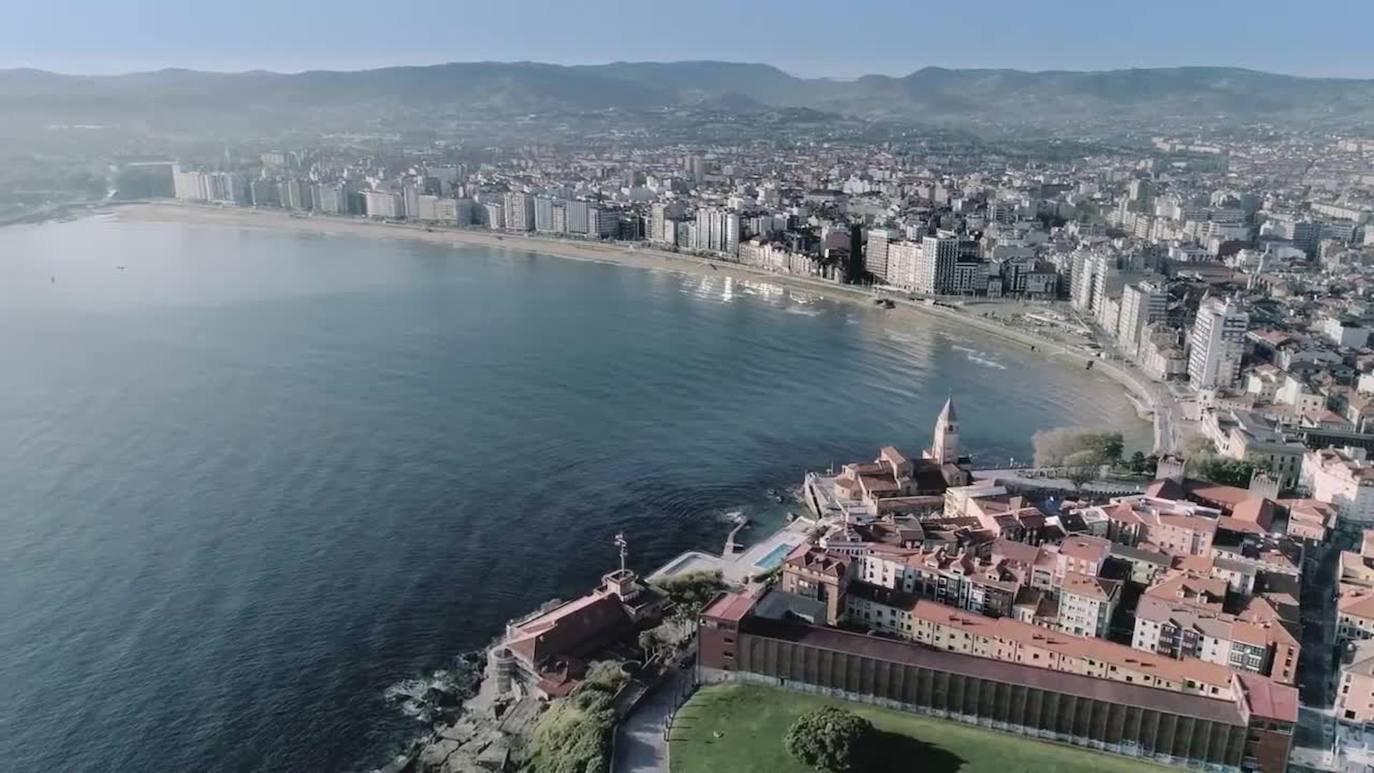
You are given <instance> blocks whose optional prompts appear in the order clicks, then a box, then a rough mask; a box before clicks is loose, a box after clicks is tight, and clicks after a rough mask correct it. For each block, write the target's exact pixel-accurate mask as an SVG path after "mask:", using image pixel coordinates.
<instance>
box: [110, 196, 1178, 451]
mask: <svg viewBox="0 0 1374 773" xmlns="http://www.w3.org/2000/svg"><path fill="white" fill-rule="evenodd" d="M107 209H108V211H109V212H112V213H113V214H114V216H115V217H116V218H117V219H119V220H121V221H125V222H145V223H149V222H150V223H185V224H192V225H223V226H231V227H236V228H256V229H262V230H271V231H289V232H294V233H305V234H316V235H321V236H362V237H367V238H374V239H377V238H390V239H410V240H414V241H422V242H428V243H431V244H450V245H455V246H458V245H463V246H480V247H490V248H495V249H506V250H525V251H529V252H536V253H539V254H541V255H547V256H550V257H556V258H563V259H567V260H581V261H587V262H593V263H604V264H609V265H619V266H628V267H631V268H641V269H649V270H667V271H672V272H674V273H678V274H682V275H685V276H697V277H700V276H724V277H730V278H735V279H762V280H767V281H769V282H772V283H775V284H778V285H782V286H784V287H787V288H790V289H796V290H800V291H803V292H808V293H813V294H815V295H816V296H818V297H822V298H825V299H828V300H834V301H842V302H848V303H856V302H860V303H863V304H865V305H867V304H869V303H871V302H872V301H873V300H874V299H875V298H877V297H887V298H891V299H892V300H893V301H894V302H895V303H896V304H897V306H896V308H894V309H891V310H889V311H888V312H887V313H888V314H893V313H897V314H904V315H918V316H925V317H934V318H937V319H942V320H945V321H947V322H951V323H954V324H960V325H964V326H971V327H974V328H977V329H978V330H979V331H980V332H982V333H986V334H988V335H991V336H994V337H996V338H999V339H1001V340H1003V341H1007V342H1011V343H1015V344H1019V345H1021V346H1024V347H1027V349H1030V348H1031V347H1034V350H1033V351H1028V352H1025V353H1026V354H1032V355H1035V356H1037V357H1038V358H1039V359H1041V360H1043V361H1053V360H1055V359H1056V358H1061V357H1062V358H1067V360H1068V361H1070V362H1072V363H1074V364H1076V365H1078V366H1081V367H1086V364H1087V363H1089V362H1091V363H1093V371H1094V372H1095V373H1098V374H1101V375H1102V376H1104V377H1105V378H1107V379H1108V380H1109V381H1113V382H1115V383H1117V384H1119V385H1121V386H1123V387H1125V388H1126V390H1127V394H1126V395H1124V399H1125V400H1126V403H1127V404H1128V405H1129V406H1130V407H1131V408H1132V410H1133V411H1134V412H1135V413H1136V415H1137V416H1140V418H1141V419H1142V420H1147V421H1150V422H1151V423H1152V424H1153V436H1154V449H1153V450H1154V451H1156V452H1163V451H1171V450H1174V449H1175V448H1176V447H1177V445H1178V443H1177V439H1176V438H1174V437H1173V433H1172V428H1171V427H1170V426H1169V424H1170V423H1171V418H1172V413H1173V411H1174V410H1176V407H1177V406H1176V401H1175V400H1172V398H1170V397H1168V390H1167V388H1166V387H1164V386H1163V385H1158V384H1154V382H1151V381H1149V380H1148V379H1142V377H1138V376H1136V375H1135V374H1134V373H1132V372H1130V371H1129V370H1128V369H1127V368H1124V367H1122V365H1121V364H1120V363H1117V362H1113V361H1111V360H1107V359H1103V358H1099V357H1097V356H1096V355H1095V354H1090V353H1087V352H1083V351H1077V350H1075V349H1074V348H1072V347H1071V346H1070V345H1068V344H1065V343H1063V342H1061V341H1057V340H1054V339H1051V338H1047V337H1043V336H1040V335H1037V334H1035V333H1031V332H1028V331H1024V330H1020V329H1017V328H1013V327H1010V326H1008V325H1005V324H1002V323H1000V322H998V321H995V320H993V319H988V318H984V317H982V316H979V315H978V314H977V313H975V312H974V311H972V310H971V309H965V308H961V307H952V306H935V305H930V304H928V303H924V302H921V301H912V300H908V299H906V298H904V297H896V296H892V295H880V294H879V293H876V292H874V291H873V290H871V289H868V288H864V287H858V286H850V285H840V284H836V283H834V282H830V281H828V280H821V279H813V278H810V277H804V276H797V275H793V274H780V273H776V272H773V271H768V270H765V269H760V268H754V267H752V266H743V265H740V264H738V263H730V262H727V261H725V260H719V259H712V258H705V257H698V256H694V255H684V254H681V253H674V252H668V251H666V250H659V249H655V248H652V247H632V246H629V244H627V243H622V242H600V241H596V242H593V241H582V240H576V239H558V238H549V237H541V236H534V235H529V234H521V233H504V232H503V233H497V232H494V231H490V230H488V229H480V230H478V229H473V228H448V227H442V226H423V225H418V224H417V225H410V224H402V223H379V222H376V221H371V220H367V219H363V218H353V217H345V216H333V215H296V214H292V213H290V212H287V211H284V210H268V209H246V208H227V207H216V206H211V205H200V204H184V203H173V202H159V203H148V202H136V203H129V204H113V205H111V206H109V207H108V208H107ZM96 211H99V210H96ZM1147 383H1148V384H1151V385H1152V386H1146V384H1147ZM1142 407H1144V408H1147V409H1148V411H1149V412H1150V414H1151V416H1150V418H1148V419H1146V418H1145V417H1144V416H1141V413H1142V412H1143V411H1142V410H1141V408H1142ZM1165 414H1168V415H1165Z"/></svg>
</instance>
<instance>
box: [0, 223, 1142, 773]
mask: <svg viewBox="0 0 1374 773" xmlns="http://www.w3.org/2000/svg"><path fill="white" fill-rule="evenodd" d="M913 319H914V321H913ZM951 395H952V396H954V398H955V399H956V401H957V402H958V406H959V415H960V419H961V422H962V433H963V435H962V439H963V443H964V445H965V447H966V448H967V449H968V450H969V451H971V452H972V453H973V454H974V455H975V457H976V459H977V460H978V461H980V462H998V461H1004V460H1007V459H1010V458H1013V457H1014V458H1017V459H1025V458H1027V457H1028V456H1029V455H1030V451H1031V449H1030V437H1031V435H1032V433H1034V432H1035V431H1036V430H1037V429H1041V428H1045V427H1053V426H1060V425H1069V424H1095V425H1117V426H1122V427H1125V428H1127V434H1128V437H1129V438H1130V442H1128V445H1130V444H1134V445H1136V446H1144V445H1147V444H1148V436H1149V428H1148V426H1147V425H1146V424H1144V423H1143V422H1140V421H1139V420H1138V419H1137V418H1136V417H1135V413H1134V410H1133V409H1132V408H1131V406H1130V405H1129V403H1128V402H1127V401H1126V400H1125V399H1124V397H1123V395H1122V389H1121V388H1120V387H1118V386H1116V385H1114V384H1112V383H1110V382H1107V381H1105V380H1103V379H1102V378H1101V377H1100V376H1096V375H1094V374H1091V373H1087V372H1084V371H1083V370H1081V368H1078V367H1073V366H1065V365H1057V364H1053V363H1049V362H1044V361H1040V360H1037V359H1034V357H1033V355H1030V354H1029V353H1028V352H1027V351H1025V350H1024V348H1023V347H1018V346H1015V345H1012V344H1008V343H1002V342H999V341H998V340H995V339H990V338H988V337H985V336H979V335H977V334H976V333H971V332H969V331H966V330H961V329H959V328H958V327H956V326H954V325H952V324H950V323H948V322H942V321H938V320H934V319H925V318H915V317H913V316H910V315H905V314H903V315H901V316H898V315H896V314H894V313H891V312H884V311H882V310H879V309H874V308H867V307H864V306H861V305H858V304H849V303H840V302H834V301H827V300H823V299H820V298H816V297H812V296H810V295H808V294H807V293H805V292H799V291H795V290H790V289H786V288H784V287H781V286H779V285H776V284H772V283H769V282H767V281H766V280H749V281H741V280H737V279H729V278H726V277H723V276H705V277H700V276H688V275H682V274H677V273H672V272H668V271H649V270H643V269H634V268H626V267H619V266H613V265H606V264H600V263H586V262H577V261H569V260H564V259H560V258H554V257H547V256H542V255H539V254H535V253H531V252H527V251H522V250H493V249H487V248H472V247H465V248H455V247H448V246H442V245H435V244H427V243H420V242H412V241H406V240H400V239H372V238H359V237H344V236H314V235H301V234H294V233H287V232H272V231H262V230H251V229H235V228H228V227H217V226H201V225H187V224H156V223H128V222H119V221H117V220H115V219H113V218H109V217H103V218H91V219H85V220H79V221H74V222H67V223H47V224H41V225H27V226H15V227H10V228H3V229H0V685H3V689H0V760H4V761H5V762H4V767H5V768H6V769H8V770H16V771H40V770H41V771H47V770H59V769H60V770H71V771H106V770H109V771H115V770H119V771H127V770H197V771H316V770H318V771H338V770H367V769H370V768H373V767H375V766H378V765H380V764H382V763H384V762H386V761H387V760H388V759H389V758H390V756H391V754H393V753H394V752H395V751H396V750H397V749H398V748H399V746H400V745H401V744H402V743H403V742H404V741H406V740H407V739H408V738H410V737H412V736H413V735H414V734H415V733H416V732H417V731H419V730H420V729H422V728H421V726H420V725H419V723H418V722H417V721H416V720H415V719H414V718H412V717H409V716H407V715H406V714H405V713H404V712H403V711H401V710H399V709H398V707H397V706H396V705H395V703H394V702H392V701H388V700H387V698H386V697H385V696H386V694H387V691H388V689H389V688H390V689H392V691H393V692H394V691H395V688H396V686H397V685H401V684H404V683H406V680H410V679H416V678H422V677H424V676H425V675H427V674H429V673H430V672H432V671H434V670H435V669H438V668H443V667H445V666H446V665H448V664H450V663H451V662H452V659H453V658H454V656H456V655H458V654H459V653H461V652H463V651H465V650H471V649H473V648H476V647H481V646H482V645H484V644H486V643H487V642H488V641H490V640H491V639H492V638H493V637H494V636H496V635H497V634H498V633H499V632H500V631H501V630H502V627H503V624H504V622H505V621H506V620H507V619H509V618H511V617H514V616H516V615H518V614H520V613H523V612H525V611H527V610H529V609H531V608H533V607H535V606H537V605H538V604H540V603H541V602H543V601H545V600H546V599H548V598H550V597H556V596H557V597H565V598H566V597H570V596H572V595H576V594H578V593H580V592H581V591H582V590H584V589H585V588H587V587H589V586H590V585H592V584H593V583H594V582H595V581H596V580H597V578H598V577H599V576H600V575H601V574H602V573H603V572H604V571H606V570H608V569H609V568H611V567H612V566H613V564H615V562H616V561H617V558H616V551H615V547H614V545H613V544H612V539H613V537H614V535H615V534H616V533H617V532H623V533H624V534H625V536H626V538H627V539H628V541H629V545H630V563H631V565H632V566H633V567H634V568H637V569H640V570H644V571H648V570H650V569H652V568H654V567H655V566H657V565H658V564H659V563H661V562H663V561H665V560H667V559H668V558H670V557H672V556H673V555H675V554H677V553H678V552H680V551H682V550H685V549H689V548H702V549H707V550H719V548H720V545H721V544H722V543H723V541H724V538H725V535H726V532H727V531H728V528H729V525H728V523H727V520H728V519H727V514H728V513H731V512H734V511H742V512H744V513H746V514H749V515H753V516H754V517H756V518H759V519H761V520H763V521H764V522H776V521H777V520H779V519H780V518H781V517H782V515H783V511H785V510H786V509H787V508H788V507H789V505H782V506H779V505H776V504H774V503H773V502H772V501H771V499H770V498H769V497H768V496H767V495H766V491H767V490H768V489H770V488H792V487H794V486H796V485H798V484H799V482H800V480H801V477H802V474H803V472H804V471H805V470H807V469H819V468H825V467H827V466H828V465H831V464H839V463H843V462H845V461H852V460H857V459H868V458H872V457H873V456H874V455H875V454H876V451H877V448H878V447H879V446H881V445H884V444H893V445H897V446H898V447H900V448H904V449H906V450H908V451H909V452H911V453H918V452H919V450H920V449H921V448H922V447H923V446H924V445H926V444H927V443H928V442H929V437H930V433H931V430H932V425H933V423H934V421H935V417H936V414H937V413H938V411H939V408H940V406H941V404H942V403H943V402H944V400H945V399H946V397H948V396H951ZM790 507H793V508H795V507H796V505H790Z"/></svg>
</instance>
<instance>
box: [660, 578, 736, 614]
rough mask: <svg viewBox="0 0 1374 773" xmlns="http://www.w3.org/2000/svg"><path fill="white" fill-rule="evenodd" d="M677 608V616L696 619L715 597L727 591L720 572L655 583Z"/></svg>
mask: <svg viewBox="0 0 1374 773" xmlns="http://www.w3.org/2000/svg"><path fill="white" fill-rule="evenodd" d="M654 587H655V588H657V589H658V590H659V591H661V592H662V593H663V595H664V596H667V597H668V601H669V602H671V603H672V604H673V606H674V607H675V608H676V612H675V614H677V615H680V616H684V615H685V616H687V617H696V615H697V613H698V612H700V611H701V608H702V607H704V606H706V602H708V601H710V600H711V598H712V597H713V596H715V595H716V594H717V593H720V592H721V591H722V590H725V583H724V582H722V581H721V579H720V572H692V573H690V574H684V575H681V576H678V577H671V578H668V579H666V580H660V581H658V582H656V583H654Z"/></svg>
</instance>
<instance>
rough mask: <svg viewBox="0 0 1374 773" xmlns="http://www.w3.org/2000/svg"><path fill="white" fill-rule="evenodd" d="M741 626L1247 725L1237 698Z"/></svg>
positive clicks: (854, 637) (787, 626)
mask: <svg viewBox="0 0 1374 773" xmlns="http://www.w3.org/2000/svg"><path fill="white" fill-rule="evenodd" d="M742 630H743V631H744V632H745V633H747V634H750V635H753V636H760V637H764V638H770V639H775V640H782V641H790V642H794V643H797V644H802V645H805V646H808V647H815V648H817V649H822V650H829V651H831V652H839V653H847V654H852V655H858V656H861V657H867V658H872V659H874V660H880V661H886V662H891V663H902V664H906V665H911V666H916V667H917V668H926V669H930V670H932V671H943V672H947V673H953V674H961V675H963V676H971V677H977V678H980V679H988V680H991V681H995V682H1001V683H1003V684H1010V685H1021V686H1026V687H1031V688H1034V689H1039V690H1047V691H1053V692H1058V693H1063V694H1069V695H1077V696H1080V697H1085V698H1092V699H1095V700H1100V701H1105V702H1108V703H1117V704H1121V705H1127V706H1140V707H1143V708H1150V709H1155V710H1157V711H1165V712H1169V713H1173V714H1179V715H1182V716H1190V717H1196V718H1198V719H1209V720H1213V721H1217V722H1225V723H1228V724H1233V725H1242V724H1245V718H1244V714H1243V713H1242V712H1241V708H1240V704H1239V702H1236V701H1230V700H1219V699H1216V698H1205V697H1202V696H1197V695H1188V694H1185V693H1179V692H1173V691H1170V690H1161V689H1156V688H1152V687H1144V686H1141V685H1135V684H1126V683H1124V682H1114V681H1110V680H1107V679H1096V678H1093V677H1089V676H1082V675H1079V674H1069V673H1064V672H1059V671H1051V670H1049V669H1044V668H1037V667H1035V666H1027V665H1022V664H1019V663H1008V662H1005V661H1000V660H993V659H991V658H980V657H976V656H973V655H963V654H959V653H954V652H942V651H940V650H935V649H931V648H928V647H922V646H920V645H917V644H912V643H908V642H902V641H894V640H892V639H884V638H880V637H875V636H866V635H864V634H857V633H850V632H847V631H840V630H836V629H834V628H823V627H820V626H811V625H802V624H797V623H784V622H780V621H775V620H766V619H762V618H749V619H748V620H747V621H746V622H745V623H744V625H743V627H742ZM1041 630H1043V629H1041ZM1295 705H1296V704H1295ZM1252 710H1253V709H1252ZM1256 713H1258V712H1256Z"/></svg>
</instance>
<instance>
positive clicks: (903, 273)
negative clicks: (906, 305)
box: [887, 240, 921, 290]
mask: <svg viewBox="0 0 1374 773" xmlns="http://www.w3.org/2000/svg"><path fill="white" fill-rule="evenodd" d="M920 258H921V243H920V242H913V241H905V240H903V241H895V242H888V245H887V283H888V284H890V285H894V286H896V287H902V288H905V289H908V290H914V289H915V288H916V264H917V263H919V262H920Z"/></svg>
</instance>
